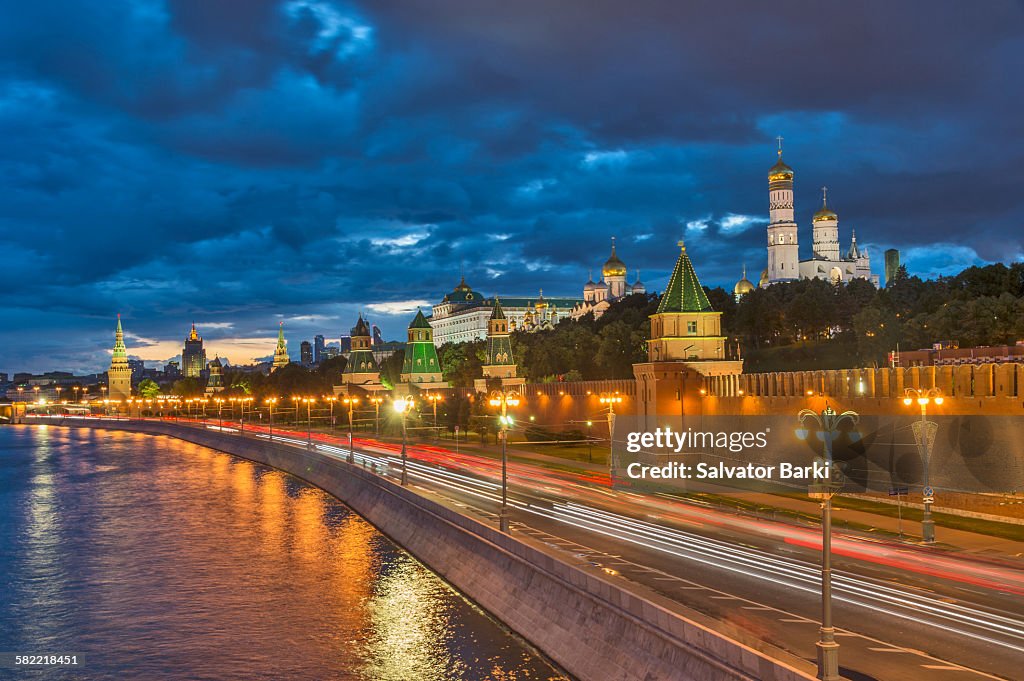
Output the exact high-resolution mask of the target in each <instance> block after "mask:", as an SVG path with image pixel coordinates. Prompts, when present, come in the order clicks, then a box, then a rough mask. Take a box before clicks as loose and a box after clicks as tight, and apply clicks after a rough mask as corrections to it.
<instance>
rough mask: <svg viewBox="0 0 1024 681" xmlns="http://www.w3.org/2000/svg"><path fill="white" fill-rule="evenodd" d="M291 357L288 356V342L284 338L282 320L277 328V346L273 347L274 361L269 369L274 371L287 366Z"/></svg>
mask: <svg viewBox="0 0 1024 681" xmlns="http://www.w3.org/2000/svg"><path fill="white" fill-rule="evenodd" d="M290 362H291V359H290V358H289V357H288V343H287V341H285V339H284V322H281V325H280V326H279V327H278V329H277V347H276V348H274V363H273V364H272V365H271V367H270V371H271V372H274V371H277V370H278V369H280V368H281V367H283V366H288V364H289V363H290Z"/></svg>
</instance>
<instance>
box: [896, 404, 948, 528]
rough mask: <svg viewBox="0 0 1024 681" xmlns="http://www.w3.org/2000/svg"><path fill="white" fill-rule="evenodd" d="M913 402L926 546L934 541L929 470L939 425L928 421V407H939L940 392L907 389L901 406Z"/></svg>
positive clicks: (933, 499) (932, 493)
mask: <svg viewBox="0 0 1024 681" xmlns="http://www.w3.org/2000/svg"><path fill="white" fill-rule="evenodd" d="M914 402H917V404H918V406H920V407H921V420H920V421H915V422H914V424H913V426H912V428H913V431H914V442H915V443H916V444H917V452H918V454H920V455H921V464H922V466H923V467H924V481H923V482H924V488H923V489H922V490H921V494H922V496H923V499H922V502H923V504H924V513H923V514H922V515H921V538H922V539H924V541H925V543H926V544H931V543H933V542H934V541H935V520H934V519H932V504H933V503H935V490H933V489H932V486H931V476H930V470H931V459H932V447H933V446H934V445H935V433H936V432H938V430H939V424H937V423H935V422H934V421H929V420H928V405H929V404H931V403H935V405H937V406H938V405H941V404H942V402H943V397H942V391H941V390H939V389H938V388H929V389H927V390H925V389H924V388H907V389H906V390H905V391H904V393H903V404H905V405H907V406H908V407H909V406H910V405H912V404H913V403H914Z"/></svg>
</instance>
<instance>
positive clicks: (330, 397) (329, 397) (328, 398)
mask: <svg viewBox="0 0 1024 681" xmlns="http://www.w3.org/2000/svg"><path fill="white" fill-rule="evenodd" d="M324 401H326V402H328V403H329V404H330V406H331V433H334V403H335V402H337V401H338V398H337V397H336V396H334V395H324Z"/></svg>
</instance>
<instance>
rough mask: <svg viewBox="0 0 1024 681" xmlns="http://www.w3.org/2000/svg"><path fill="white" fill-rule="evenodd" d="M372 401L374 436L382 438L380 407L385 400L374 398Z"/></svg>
mask: <svg viewBox="0 0 1024 681" xmlns="http://www.w3.org/2000/svg"><path fill="white" fill-rule="evenodd" d="M370 401H371V402H373V435H374V437H380V405H381V403H382V402H383V401H384V398H383V397H377V396H374V397H371V398H370Z"/></svg>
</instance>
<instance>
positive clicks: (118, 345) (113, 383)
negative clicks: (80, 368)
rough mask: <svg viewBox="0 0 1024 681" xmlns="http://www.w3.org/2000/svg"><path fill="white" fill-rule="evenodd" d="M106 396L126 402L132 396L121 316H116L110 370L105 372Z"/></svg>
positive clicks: (130, 373) (130, 370)
mask: <svg viewBox="0 0 1024 681" xmlns="http://www.w3.org/2000/svg"><path fill="white" fill-rule="evenodd" d="M107 394H108V395H109V396H110V399H112V400H126V399H128V398H129V397H131V396H132V368H131V366H129V364H128V350H127V349H126V348H125V347H124V332H122V331H121V315H117V331H115V332H114V353H113V355H112V356H111V358H110V369H108V370H107Z"/></svg>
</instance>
